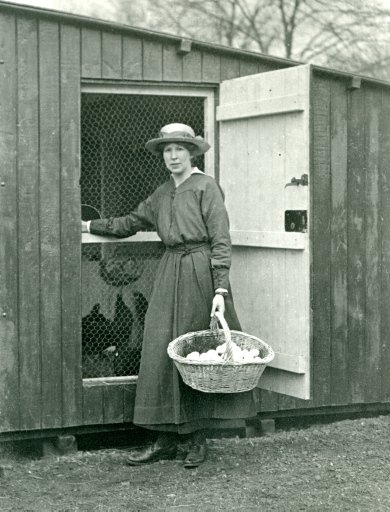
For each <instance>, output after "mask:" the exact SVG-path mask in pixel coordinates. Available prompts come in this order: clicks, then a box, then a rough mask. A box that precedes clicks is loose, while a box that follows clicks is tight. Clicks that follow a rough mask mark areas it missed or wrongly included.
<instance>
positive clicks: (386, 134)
mask: <svg viewBox="0 0 390 512" xmlns="http://www.w3.org/2000/svg"><path fill="white" fill-rule="evenodd" d="M389 155H390V92H389V91H387V90H383V91H382V107H381V117H380V156H379V158H380V160H379V172H380V195H381V252H380V254H381V308H380V311H381V325H380V328H381V356H380V358H381V400H382V401H383V402H388V401H390V372H389V368H390V343H389V342H388V339H389V332H390V314H389V304H390V166H389Z"/></svg>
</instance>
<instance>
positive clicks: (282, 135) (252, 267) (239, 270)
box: [217, 66, 311, 399]
mask: <svg viewBox="0 0 390 512" xmlns="http://www.w3.org/2000/svg"><path fill="white" fill-rule="evenodd" d="M310 77H311V70H310V66H297V67H293V68H289V69H283V70H278V71H272V72H268V73H261V74H258V75H251V76H248V77H241V78H236V79H233V80H227V81H225V82H223V83H222V84H221V89H220V106H219V107H218V109H217V121H219V131H220V151H221V154H220V183H221V186H222V188H223V189H224V192H225V195H226V205H227V208H228V212H229V217H230V225H231V226H230V227H231V234H232V242H233V264H232V269H231V283H232V288H233V293H234V300H235V303H236V308H237V312H238V314H239V317H240V320H241V323H242V328H243V330H244V331H245V332H247V333H249V334H253V335H255V336H257V337H259V338H261V339H264V341H266V342H267V343H269V344H270V345H271V346H272V347H273V349H274V350H275V353H276V354H275V359H274V361H273V363H271V365H270V367H268V368H267V369H266V371H265V372H264V373H263V375H262V377H261V378H260V381H259V387H261V388H264V389H268V390H271V391H276V392H278V393H283V394H286V395H290V396H295V397H299V398H304V399H308V398H310V319H311V315H310V293H309V286H310V284H309V272H310V254H309V235H308V230H307V229H306V230H304V231H303V232H287V231H286V229H285V212H286V211H287V210H293V211H297V210H299V211H302V210H303V211H306V212H307V218H308V220H310V211H309V207H310V205H309V194H308V189H309V187H308V186H307V185H306V184H303V185H302V184H290V183H291V181H292V179H293V178H296V179H300V178H301V177H302V175H308V179H309V180H310V173H309V159H310V151H309V147H310V146H309V106H310V95H309V92H310ZM293 181H294V180H293ZM288 184H290V185H289V186H286V185H288Z"/></svg>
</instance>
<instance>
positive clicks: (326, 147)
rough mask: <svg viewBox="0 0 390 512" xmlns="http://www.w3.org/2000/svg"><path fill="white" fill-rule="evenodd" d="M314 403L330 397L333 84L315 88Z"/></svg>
mask: <svg viewBox="0 0 390 512" xmlns="http://www.w3.org/2000/svg"><path fill="white" fill-rule="evenodd" d="M312 116H313V117H312V123H313V126H312V137H313V138H312V169H313V173H312V179H311V181H312V197H313V201H312V216H311V217H312V218H311V235H312V240H313V244H312V247H313V256H312V258H313V287H312V290H313V299H312V304H313V403H314V405H315V406H319V405H326V404H328V403H329V398H330V357H331V354H330V310H331V306H330V300H331V298H330V260H331V254H330V247H331V244H330V211H331V208H330V206H331V203H330V84H329V81H327V80H325V79H322V78H319V77H314V78H313V87H312Z"/></svg>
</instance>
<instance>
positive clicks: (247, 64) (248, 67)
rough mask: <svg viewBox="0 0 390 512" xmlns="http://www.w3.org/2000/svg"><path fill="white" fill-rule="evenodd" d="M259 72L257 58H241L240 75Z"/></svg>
mask: <svg viewBox="0 0 390 512" xmlns="http://www.w3.org/2000/svg"><path fill="white" fill-rule="evenodd" d="M258 72H259V63H258V61H257V60H240V76H248V75H255V74H256V73H258Z"/></svg>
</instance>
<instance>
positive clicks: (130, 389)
mask: <svg viewBox="0 0 390 512" xmlns="http://www.w3.org/2000/svg"><path fill="white" fill-rule="evenodd" d="M136 388H137V384H136V383H134V384H128V385H125V386H124V390H123V421H124V422H132V421H133V414H134V402H135V392H136Z"/></svg>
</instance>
